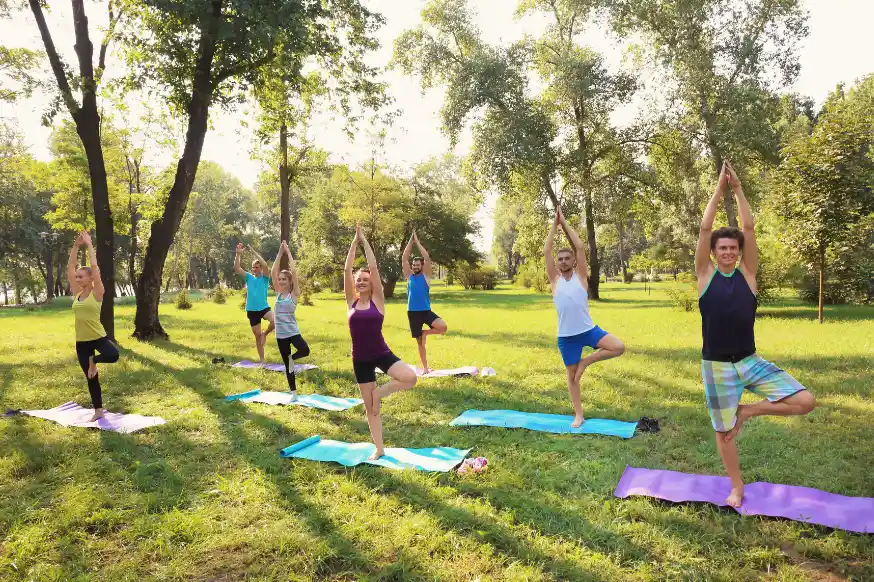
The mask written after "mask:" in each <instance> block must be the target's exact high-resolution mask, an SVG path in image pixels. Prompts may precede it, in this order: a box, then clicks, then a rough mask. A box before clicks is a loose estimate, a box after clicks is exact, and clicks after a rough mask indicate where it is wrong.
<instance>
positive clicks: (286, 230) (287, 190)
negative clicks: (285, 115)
mask: <svg viewBox="0 0 874 582" xmlns="http://www.w3.org/2000/svg"><path fill="white" fill-rule="evenodd" d="M279 150H280V155H281V156H282V158H281V161H280V162H279V187H280V189H281V194H280V196H279V240H284V241H286V242H287V241H288V240H289V237H290V236H291V212H290V206H291V180H290V176H289V175H288V126H287V125H286V124H285V122H283V123H282V125H281V126H280V127H279ZM279 268H280V269H287V268H288V257H286V256H285V254H284V253H283V255H282V256H281V257H280V259H279Z"/></svg>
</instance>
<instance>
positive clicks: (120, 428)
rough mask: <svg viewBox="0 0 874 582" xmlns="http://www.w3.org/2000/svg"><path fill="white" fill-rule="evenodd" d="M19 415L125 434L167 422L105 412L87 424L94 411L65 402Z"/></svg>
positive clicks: (147, 417) (151, 417)
mask: <svg viewBox="0 0 874 582" xmlns="http://www.w3.org/2000/svg"><path fill="white" fill-rule="evenodd" d="M21 413H22V414H27V415H28V416H35V417H37V418H44V419H46V420H53V421H55V422H57V423H58V424H60V425H63V426H81V427H87V428H99V429H100V430H109V431H112V432H121V433H126V434H128V433H132V432H136V431H138V430H142V429H144V428H148V427H150V426H158V425H159V424H165V423H166V422H167V421H166V420H164V419H163V418H161V417H159V416H140V415H139V414H119V413H118V412H107V413H105V416H104V417H103V418H101V419H99V420H95V421H93V422H89V419H90V418H91V415H93V414H94V409H91V408H82V407H81V406H79V405H78V404H76V403H75V402H67V403H64V404H61V405H60V406H56V407H55V408H50V409H49V410H22V411H21Z"/></svg>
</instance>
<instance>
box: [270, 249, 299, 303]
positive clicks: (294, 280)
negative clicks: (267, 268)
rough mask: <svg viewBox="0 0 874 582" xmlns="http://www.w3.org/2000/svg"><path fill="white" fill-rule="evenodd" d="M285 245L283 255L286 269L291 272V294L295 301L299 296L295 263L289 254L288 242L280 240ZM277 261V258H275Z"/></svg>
mask: <svg viewBox="0 0 874 582" xmlns="http://www.w3.org/2000/svg"><path fill="white" fill-rule="evenodd" d="M282 244H284V245H285V255H286V256H287V257H288V270H289V272H290V273H291V296H292V298H293V299H294V300H295V301H297V298H298V297H300V280H299V279H298V277H297V263H295V262H294V257H292V256H291V249H290V248H288V243H286V242H285V241H282ZM276 261H277V262H279V259H276Z"/></svg>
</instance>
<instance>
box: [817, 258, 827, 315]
mask: <svg viewBox="0 0 874 582" xmlns="http://www.w3.org/2000/svg"><path fill="white" fill-rule="evenodd" d="M824 283H825V245H824V244H820V245H819V313H818V318H819V322H820V323H822V321H823V317H824V313H823V302H824V297H823V295H824V289H823V287H824Z"/></svg>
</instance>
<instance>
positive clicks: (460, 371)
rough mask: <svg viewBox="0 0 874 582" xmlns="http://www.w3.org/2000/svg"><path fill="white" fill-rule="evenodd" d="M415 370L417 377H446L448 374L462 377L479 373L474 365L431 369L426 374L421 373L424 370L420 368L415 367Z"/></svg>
mask: <svg viewBox="0 0 874 582" xmlns="http://www.w3.org/2000/svg"><path fill="white" fill-rule="evenodd" d="M415 370H416V376H418V377H419V378H446V377H448V376H455V377H456V378H464V377H467V376H476V375H477V374H479V368H477V367H476V366H462V367H460V368H451V369H449V370H431V371H430V372H428V373H427V374H423V372H424V370H422V368H415Z"/></svg>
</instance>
